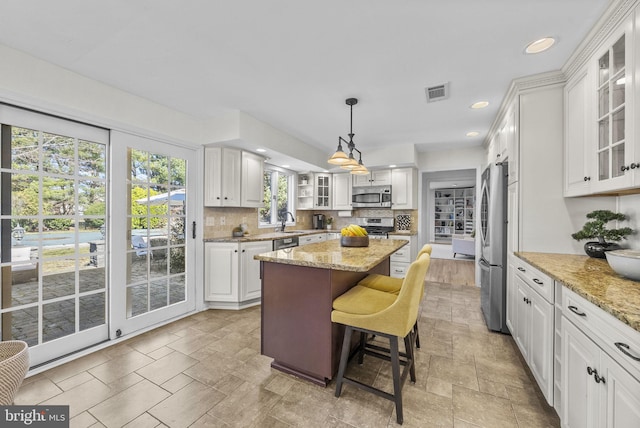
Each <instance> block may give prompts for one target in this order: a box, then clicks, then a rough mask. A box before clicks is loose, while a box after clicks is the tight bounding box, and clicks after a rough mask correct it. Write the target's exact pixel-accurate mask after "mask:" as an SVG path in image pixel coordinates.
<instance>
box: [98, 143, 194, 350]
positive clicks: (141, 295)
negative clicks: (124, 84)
mask: <svg viewBox="0 0 640 428" xmlns="http://www.w3.org/2000/svg"><path fill="white" fill-rule="evenodd" d="M111 144H112V169H111V170H112V172H111V174H112V184H113V188H114V189H119V191H118V194H117V195H115V194H114V198H113V201H112V204H111V212H112V215H111V220H112V222H111V228H110V234H109V236H110V237H111V242H112V248H114V251H112V253H111V266H112V269H111V284H112V287H111V291H112V293H111V302H112V305H111V307H112V310H111V315H112V318H111V324H110V332H111V337H112V338H113V337H119V336H122V335H126V334H130V333H132V332H134V331H136V330H140V329H144V328H147V327H150V326H153V325H155V324H158V323H161V322H164V321H167V320H170V319H172V318H175V317H178V316H181V315H183V314H186V313H188V312H190V311H193V310H194V309H195V280H194V278H195V276H194V271H195V269H194V266H195V261H194V259H195V257H194V252H195V239H194V233H195V231H194V230H193V228H194V227H195V224H194V223H193V221H194V219H195V216H194V212H195V195H194V193H195V192H193V191H191V187H194V185H195V183H196V178H195V174H196V168H195V167H194V165H195V163H196V160H195V159H196V151H195V150H192V149H188V148H182V147H177V146H174V145H169V144H165V143H162V142H159V141H155V140H150V139H147V138H143V137H139V136H135V135H131V134H126V133H122V132H117V131H112V133H111Z"/></svg>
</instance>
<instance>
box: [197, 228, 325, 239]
mask: <svg viewBox="0 0 640 428" xmlns="http://www.w3.org/2000/svg"><path fill="white" fill-rule="evenodd" d="M331 232H334V231H332V230H324V229H308V230H296V229H292V230H289V231H287V232H271V233H262V234H259V235H244V236H238V237H234V236H225V237H224V238H204V239H203V241H204V242H258V241H273V240H274V239H280V238H287V237H292V236H303V235H316V234H318V233H331Z"/></svg>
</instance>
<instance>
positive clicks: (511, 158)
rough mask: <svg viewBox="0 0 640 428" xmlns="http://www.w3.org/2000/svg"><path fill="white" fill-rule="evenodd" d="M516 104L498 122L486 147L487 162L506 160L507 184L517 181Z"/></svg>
mask: <svg viewBox="0 0 640 428" xmlns="http://www.w3.org/2000/svg"><path fill="white" fill-rule="evenodd" d="M516 107H517V106H516V105H513V106H511V108H509V109H508V110H507V111H506V112H505V114H504V117H503V118H502V121H501V122H500V126H499V127H498V128H497V130H496V131H495V134H494V135H493V136H492V138H491V140H490V141H489V146H488V147H487V163H492V162H508V163H509V184H511V183H515V182H516V181H518V176H519V170H518V166H519V150H518V127H517V125H518V121H517V120H516V112H517V108H516Z"/></svg>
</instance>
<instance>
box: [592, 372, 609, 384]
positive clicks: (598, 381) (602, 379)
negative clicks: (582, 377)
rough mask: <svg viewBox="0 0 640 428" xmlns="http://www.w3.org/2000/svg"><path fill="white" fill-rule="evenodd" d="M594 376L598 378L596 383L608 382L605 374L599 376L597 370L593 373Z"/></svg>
mask: <svg viewBox="0 0 640 428" xmlns="http://www.w3.org/2000/svg"><path fill="white" fill-rule="evenodd" d="M594 371H595V370H594ZM593 378H594V379H595V380H596V383H600V382H602V383H606V382H605V379H604V376H599V375H598V372H597V371H595V373H594V374H593Z"/></svg>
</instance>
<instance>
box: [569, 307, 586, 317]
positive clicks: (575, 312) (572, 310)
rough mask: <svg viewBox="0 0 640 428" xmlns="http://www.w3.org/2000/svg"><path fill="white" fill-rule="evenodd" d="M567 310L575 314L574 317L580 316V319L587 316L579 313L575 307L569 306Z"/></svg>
mask: <svg viewBox="0 0 640 428" xmlns="http://www.w3.org/2000/svg"><path fill="white" fill-rule="evenodd" d="M569 310H570V311H571V312H573V313H574V314H576V315H580V316H581V317H586V316H587V314H585V313H584V312H580V311H579V310H578V308H577V307H575V306H569Z"/></svg>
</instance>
